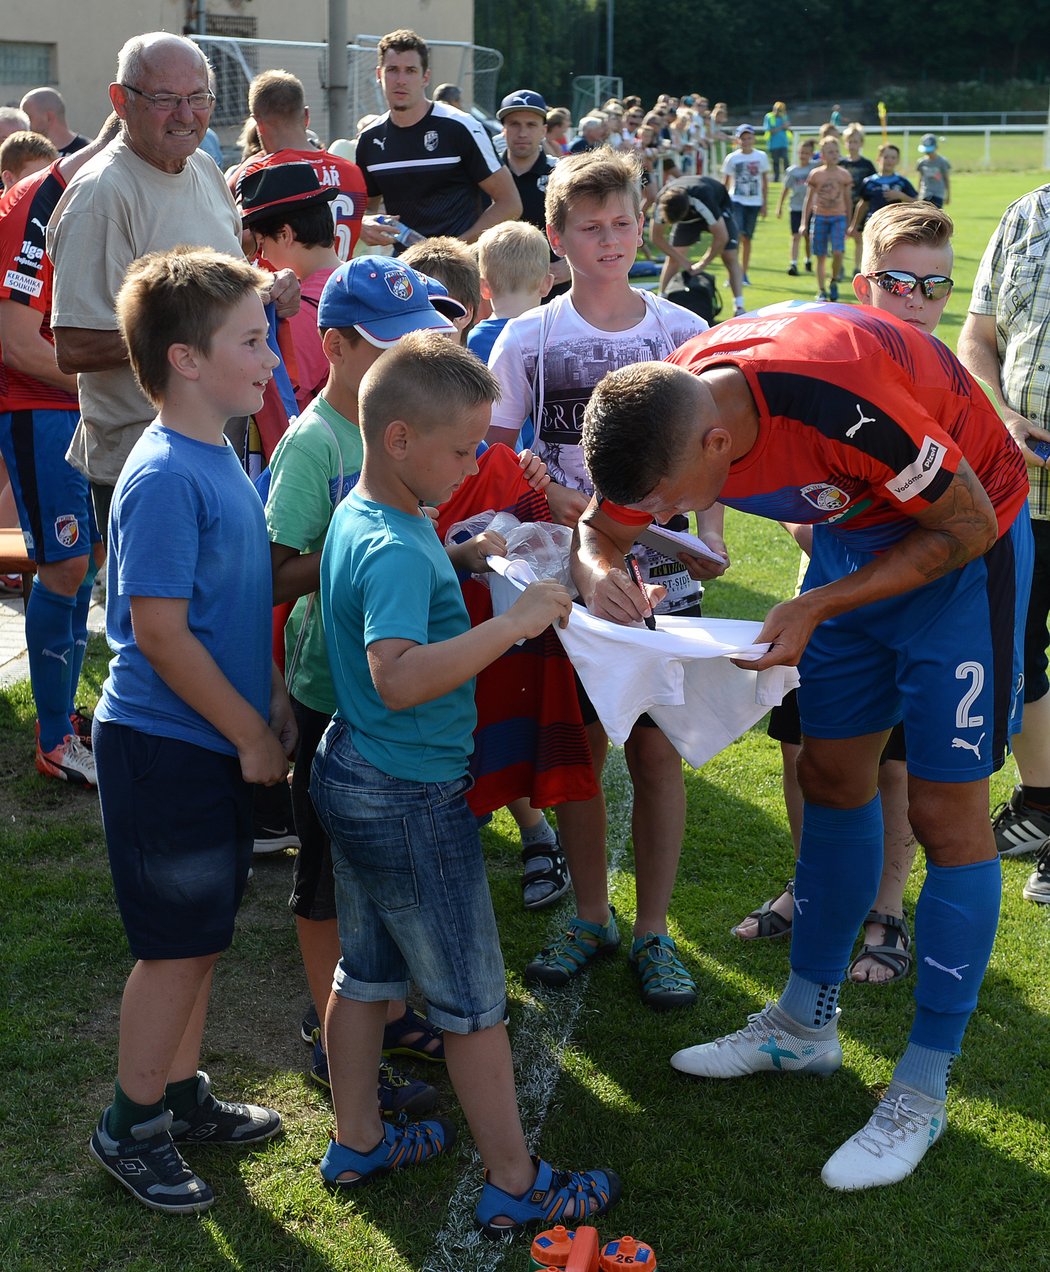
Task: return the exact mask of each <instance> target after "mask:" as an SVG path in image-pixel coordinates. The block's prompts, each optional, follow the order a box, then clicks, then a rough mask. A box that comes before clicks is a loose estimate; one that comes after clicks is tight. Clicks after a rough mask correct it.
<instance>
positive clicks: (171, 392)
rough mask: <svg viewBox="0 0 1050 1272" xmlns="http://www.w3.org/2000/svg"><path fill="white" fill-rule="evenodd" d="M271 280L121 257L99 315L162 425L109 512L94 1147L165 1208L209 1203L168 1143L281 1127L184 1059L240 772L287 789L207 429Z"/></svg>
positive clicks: (222, 942)
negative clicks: (104, 1006)
mask: <svg viewBox="0 0 1050 1272" xmlns="http://www.w3.org/2000/svg"><path fill="white" fill-rule="evenodd" d="M271 281H272V280H271V276H270V275H269V274H265V273H263V272H262V271H261V270H257V269H255V268H253V267H252V266H251V265H249V264H248V262H247V261H245V260H243V259H241V260H237V259H235V258H234V257H232V256H226V255H223V254H222V253H220V252H215V251H213V250H211V249H210V248H200V249H190V248H175V249H174V250H172V251H171V252H167V253H154V254H152V255H149V256H145V257H142V258H141V259H139V260H138V261H136V262H135V263H134V264H132V266H131V268H130V269H129V270H128V273H127V277H126V278H125V281H124V284H123V286H122V287H121V289H120V292H119V294H118V296H117V305H116V308H117V320H118V322H119V324H120V331H121V336H122V337H123V339H124V342H125V343H126V345H127V348H128V356H129V358H130V361H131V366H132V369H133V371H134V373H135V378H136V380H137V381H138V384H139V386H140V387H141V389H142V392H143V393H144V394H146V396H147V397H148V398H149V400H150V401H151V402H152V403H153V404H154V405H155V406H156V407H157V408H158V415H157V418H156V420H154V422H153V423H152V424H151V425H150V426H149V427H148V428H147V429H146V431H145V432H144V433H143V434H142V436H141V437H140V438H139V440H138V441H137V442H136V443H135V445H134V446H133V448H132V450H131V453H130V454H129V455H128V458H127V461H126V462H125V464H124V468H123V470H122V472H121V474H120V478H119V479H118V481H117V484H116V488H115V489H114V492H113V501H112V507H111V511H110V523H109V526H110V533H109V551H110V567H109V580H110V583H109V591H108V596H107V602H106V633H107V636H108V639H109V643H110V646H111V648H112V649H113V652H114V657H113V659H112V661H111V662H110V665H109V677H108V679H107V680H106V683H105V684H104V685H103V688H102V697H101V698H100V699H99V704H98V708H97V709H96V711H95V723H94V735H93V742H94V754H95V762H96V767H97V775H98V793H99V798H100V801H101V804H102V822H103V826H104V828H105V833H106V845H107V848H108V850H109V861H110V869H111V871H112V874H113V885H114V890H115V892H116V897H117V905H118V907H119V909H120V915H121V919H122V920H123V923H124V928H125V931H126V932H127V936H128V942H129V944H130V946H131V952H132V954H133V955H134V956H135V958H136V959H137V960H138V961H137V962H136V963H135V966H134V967H133V969H132V971H131V975H130V976H129V977H128V981H127V985H126V986H125V989H124V998H123V1002H122V1004H121V1012H120V1046H119V1057H118V1062H117V1081H116V1086H115V1092H114V1099H113V1103H112V1104H111V1105H110V1106H109V1108H107V1109H106V1110H105V1112H104V1113H103V1114H102V1117H101V1119H100V1120H99V1124H98V1126H97V1127H96V1129H95V1131H94V1134H93V1135H92V1137H91V1142H90V1153H91V1156H92V1157H93V1158H94V1159H95V1161H96V1162H98V1164H99V1165H100V1166H101V1167H102V1168H103V1169H104V1170H107V1171H109V1173H110V1174H111V1175H113V1177H114V1178H115V1179H116V1180H117V1181H118V1182H119V1183H121V1184H122V1185H123V1186H124V1187H125V1188H127V1189H128V1191H129V1192H131V1193H132V1194H133V1196H135V1197H136V1199H137V1200H139V1201H141V1202H142V1203H143V1205H145V1206H149V1207H150V1208H151V1209H154V1210H162V1211H165V1212H166V1213H168V1214H187V1213H195V1212H198V1211H201V1210H206V1209H207V1208H208V1207H209V1206H210V1205H211V1204H212V1202H213V1201H214V1200H215V1198H214V1194H213V1193H212V1190H211V1189H210V1188H209V1187H208V1185H207V1184H206V1183H204V1182H203V1180H201V1179H198V1177H197V1176H196V1175H195V1174H194V1173H193V1171H192V1170H191V1169H190V1168H189V1166H187V1165H186V1163H185V1162H184V1161H183V1159H182V1157H181V1156H180V1154H179V1150H178V1147H177V1145H179V1144H182V1143H211V1144H214V1143H228V1144H253V1143H258V1142H260V1141H262V1140H265V1139H269V1138H270V1137H271V1136H272V1135H275V1134H276V1133H277V1131H278V1130H279V1129H280V1126H281V1118H280V1115H279V1114H277V1113H275V1112H274V1111H273V1110H272V1109H266V1108H260V1107H258V1106H256V1105H251V1104H227V1103H224V1102H222V1101H220V1100H216V1099H215V1097H214V1096H213V1095H212V1094H211V1083H210V1081H209V1079H208V1075H207V1074H206V1073H201V1072H200V1070H199V1069H198V1065H199V1062H200V1049H201V1036H202V1034H203V1030H204V1021H205V1015H206V1012H207V1007H208V995H209V991H210V989H211V981H212V972H213V969H214V967H215V963H216V961H217V960H218V957H219V955H220V954H221V953H222V951H223V950H225V949H226V948H227V947H228V946H229V944H230V942H231V940H232V938H233V927H234V919H235V916H236V913H237V909H238V907H239V905H240V901H241V896H242V894H243V892H244V885H245V882H246V881H247V878H248V870H249V866H250V865H251V860H252V841H253V834H252V784H253V783H258V784H261V785H264V786H272V785H274V784H275V783H277V782H280V781H283V780H284V778H285V776H286V775H287V772H288V756H289V755H290V754H291V752H292V750H293V748H294V746H295V740H296V739H295V723H294V721H293V719H292V713H291V707H290V705H289V702H288V695H287V693H286V692H285V688H284V681H283V680H282V679H281V676H280V674H279V673H278V672H277V670H276V668H275V667H274V666H273V662H272V660H271V657H270V613H271V606H272V587H271V583H270V559H269V552H268V550H267V544H266V527H265V524H264V521H263V510H262V504H261V503H260V502H259V497H258V495H257V494H256V492H255V488H254V487H253V486H252V484H251V482H250V481H249V480H248V477H247V476H246V474H245V472H244V470H243V469H242V468H241V465H240V461H239V460H238V458H237V452H236V450H235V449H234V448H233V447H232V446H231V445H230V444H229V442H227V441H226V440H225V438H224V436H223V428H224V426H225V424H226V421H227V420H228V419H229V418H231V417H232V416H237V415H250V414H251V413H252V412H253V411H257V410H258V409H259V406H260V405H261V403H262V397H263V390H264V388H265V386H266V382H267V381H268V380H269V378H270V375H271V374H272V372H273V368H274V366H275V365H276V364H277V361H278V359H277V356H276V355H275V354H274V353H272V352H271V351H270V349H269V347H268V345H267V343H266V332H267V322H266V315H265V313H264V311H263V305H262V299H261V293H262V292H263V291H264V290H265V289H266V288H267V287H268V286H269V284H270V282H271ZM159 528H162V529H160V531H159ZM231 545H235V550H231ZM188 791H189V792H192V798H187V792H188Z"/></svg>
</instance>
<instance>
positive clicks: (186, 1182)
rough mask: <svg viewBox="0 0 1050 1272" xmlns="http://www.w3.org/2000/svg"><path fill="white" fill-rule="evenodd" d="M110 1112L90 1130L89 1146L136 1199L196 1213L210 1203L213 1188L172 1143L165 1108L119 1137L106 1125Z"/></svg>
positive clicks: (174, 1210) (155, 1206)
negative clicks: (116, 1137)
mask: <svg viewBox="0 0 1050 1272" xmlns="http://www.w3.org/2000/svg"><path fill="white" fill-rule="evenodd" d="M108 1117H109V1109H106V1111H105V1112H104V1113H103V1114H102V1117H101V1118H100V1119H99V1123H98V1126H96V1127H95V1129H94V1131H93V1132H92V1135H91V1140H90V1142H89V1143H88V1152H89V1153H90V1154H91V1156H92V1157H93V1158H94V1159H95V1161H96V1162H98V1164H99V1165H100V1166H101V1167H102V1169H103V1170H107V1171H109V1173H110V1174H111V1175H112V1176H113V1178H114V1179H115V1180H116V1181H117V1183H118V1184H120V1185H121V1186H122V1187H124V1188H126V1189H127V1190H128V1192H129V1193H131V1195H132V1196H133V1197H134V1198H135V1199H136V1201H141V1202H142V1204H143V1205H144V1206H149V1208H150V1210H163V1211H164V1212H165V1214H169V1215H196V1214H200V1212H201V1211H202V1210H207V1209H208V1207H209V1206H210V1205H212V1204H213V1202H214V1201H215V1194H214V1193H213V1192H212V1190H211V1189H210V1188H209V1187H208V1185H207V1184H206V1183H205V1182H204V1180H203V1179H198V1178H197V1176H196V1175H195V1174H194V1173H193V1171H192V1170H190V1168H189V1167H188V1166H187V1165H186V1163H185V1162H184V1161H183V1160H182V1157H181V1156H180V1154H179V1150H178V1149H177V1148H176V1147H175V1142H174V1140H173V1139H172V1138H171V1133H170V1132H171V1114H170V1113H169V1112H168V1111H167V1110H165V1111H164V1112H163V1113H160V1114H158V1115H157V1116H156V1117H154V1118H151V1119H150V1120H149V1121H148V1122H140V1123H139V1124H138V1125H137V1126H133V1127H132V1128H131V1134H130V1135H129V1136H128V1138H127V1139H120V1140H117V1139H114V1138H113V1137H112V1136H111V1135H110V1134H109V1132H108V1131H107V1130H106V1121H107V1119H108Z"/></svg>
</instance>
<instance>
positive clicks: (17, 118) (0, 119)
mask: <svg viewBox="0 0 1050 1272" xmlns="http://www.w3.org/2000/svg"><path fill="white" fill-rule="evenodd" d="M0 124H6V125H7V126H8V127H10V126H11V125H14V127H13V131H14V132H30V131H31V130H30V127H29V116H28V115H27V114H26V113H25V111H24V110H19V108H18V107H17V106H0Z"/></svg>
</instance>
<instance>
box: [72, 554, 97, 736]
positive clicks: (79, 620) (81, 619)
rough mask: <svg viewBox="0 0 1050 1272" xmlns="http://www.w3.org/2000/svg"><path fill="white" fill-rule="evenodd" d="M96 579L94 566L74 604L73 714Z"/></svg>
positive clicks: (85, 649) (79, 589) (80, 588)
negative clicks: (92, 588) (92, 590)
mask: <svg viewBox="0 0 1050 1272" xmlns="http://www.w3.org/2000/svg"><path fill="white" fill-rule="evenodd" d="M94 581H95V569H94V566H92V568H91V569H90V570H89V571H88V577H87V578H86V579H85V580H84V582H83V583H81V585H80V587H79V588H78V589H77V594H76V596H75V597H74V604H73V627H72V635H73V656H72V658H71V659H70V660H69V711H68V712H67V715H72V714H73V710H74V708H75V707H76V705H77V687H78V685H79V684H80V670H81V668H82V667H83V666H84V655H85V654H86V653H87V635H88V629H87V622H88V610H89V609H90V608H91V587H92V584H93V583H94Z"/></svg>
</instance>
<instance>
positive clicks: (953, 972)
mask: <svg viewBox="0 0 1050 1272" xmlns="http://www.w3.org/2000/svg"><path fill="white" fill-rule="evenodd" d="M922 961H923V962H924V963H926V964H928V965H929V966H930V967H936V969H937V970H938V971H939V972H947V973H948V975H949V976H954V977H955V979H956V980H957V981H961V980H962V977H961V976H960V975H959V973H960V972H964V971H965V970H966V969H967V968H968V967H969V966H970V964H969V963H960V964H959V966H958V967H945V966H944V964H943V963H938V962H937V960H936V959H935V958H930V956H929V954H927V955H926V957H925V958H924V959H923V960H922Z"/></svg>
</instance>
